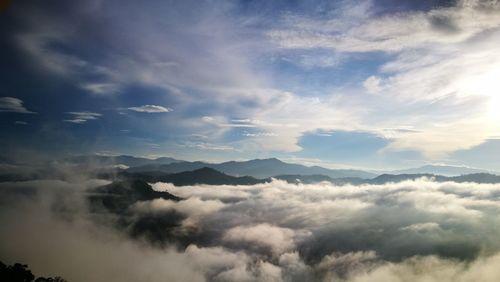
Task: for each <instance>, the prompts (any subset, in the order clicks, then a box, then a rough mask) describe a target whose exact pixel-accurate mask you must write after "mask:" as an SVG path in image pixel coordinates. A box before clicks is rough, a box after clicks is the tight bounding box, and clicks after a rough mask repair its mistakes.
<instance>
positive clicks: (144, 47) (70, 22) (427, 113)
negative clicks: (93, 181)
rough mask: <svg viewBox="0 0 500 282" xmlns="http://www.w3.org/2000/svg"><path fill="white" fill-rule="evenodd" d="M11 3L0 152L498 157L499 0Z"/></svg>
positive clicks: (5, 14) (477, 162) (0, 80)
mask: <svg viewBox="0 0 500 282" xmlns="http://www.w3.org/2000/svg"><path fill="white" fill-rule="evenodd" d="M4 2H5V1H4ZM0 7H1V9H2V10H1V12H0V13H1V16H0V33H1V34H2V35H1V36H0V49H1V50H2V52H0V66H1V67H0V137H1V138H0V148H1V149H0V156H2V157H12V156H19V155H31V154H35V153H36V154H43V155H48V156H58V155H65V154H91V153H92V154H93V153H99V154H127V155H137V156H147V157H158V156H171V157H175V158H179V159H184V160H207V161H213V162H218V161H225V160H244V159H253V158H267V157H278V158H280V159H282V160H286V161H293V162H298V163H305V164H320V165H324V166H328V167H354V168H370V169H387V168H407V167H415V166H419V165H423V164H429V163H433V164H450V165H461V166H462V165H463V166H471V167H477V168H484V169H490V170H500V157H498V156H500V93H499V89H500V82H499V80H498V79H499V78H500V56H499V55H500V3H499V2H497V1H494V0H488V1H486V0H484V1H481V0H463V1H451V0H450V1H430V0H429V1H395V0H371V1H369V0H367V1H189V0H187V1H155V0H152V1H131V0H121V1H113V0H109V1H101V0H86V1H83V0H75V1H70V2H68V1H55V0H47V1H12V2H11V3H10V5H4V6H0Z"/></svg>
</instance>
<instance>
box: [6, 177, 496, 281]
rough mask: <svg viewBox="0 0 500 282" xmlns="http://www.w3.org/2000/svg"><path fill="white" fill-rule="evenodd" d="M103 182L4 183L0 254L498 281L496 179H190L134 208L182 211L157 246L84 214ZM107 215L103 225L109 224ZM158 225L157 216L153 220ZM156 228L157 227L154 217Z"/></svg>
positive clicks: (77, 276)
mask: <svg viewBox="0 0 500 282" xmlns="http://www.w3.org/2000/svg"><path fill="white" fill-rule="evenodd" d="M103 184H106V182H105V181H101V180H91V181H85V182H78V183H74V182H65V181H60V180H44V181H27V182H17V183H1V184H0V193H1V194H2V197H1V198H0V199H1V200H0V209H1V213H0V222H1V226H2V227H1V228H0V238H1V239H2V242H3V243H2V244H0V256H1V258H2V260H4V261H6V262H11V261H22V262H25V263H28V264H29V265H30V267H32V269H33V270H34V271H35V272H37V273H40V274H47V275H50V274H54V273H57V274H60V275H61V276H63V277H64V278H65V279H67V280H68V281H496V280H497V278H498V277H499V276H500V270H498V267H497V265H498V263H500V253H499V251H500V242H499V240H498V238H499V235H500V228H499V226H500V224H499V223H500V222H499V221H500V219H498V216H497V215H498V213H499V212H500V199H499V198H500V185H497V184H495V185H489V184H475V183H460V184H459V183H453V182H444V183H437V182H433V181H432V180H431V179H419V180H417V181H406V182H400V183H391V184H386V185H362V186H350V185H346V186H334V185H331V184H329V183H328V184H327V183H320V184H316V185H294V184H288V183H285V182H282V181H273V182H271V183H265V184H259V185H252V186H229V185H223V186H185V187H176V186H173V185H171V184H166V183H156V184H154V185H153V188H154V189H155V190H158V191H168V192H169V193H171V194H174V195H176V196H178V197H181V198H182V199H181V200H180V201H174V200H165V199H155V200H151V201H139V202H136V203H134V204H133V205H131V206H129V208H128V211H127V212H128V213H129V216H130V218H132V221H133V220H134V219H136V218H141V217H142V218H144V217H147V216H149V217H148V218H149V219H153V220H158V219H161V218H168V217H169V216H171V215H172V214H176V215H177V216H179V217H180V218H181V220H180V222H179V224H177V225H175V226H174V227H172V228H171V229H169V230H167V229H165V230H159V231H158V232H164V233H169V234H170V236H171V237H172V238H173V239H172V240H169V241H166V242H164V243H163V244H154V243H153V244H151V242H149V241H147V240H146V239H145V238H146V237H140V236H139V237H135V239H131V238H130V237H129V236H128V235H127V232H124V231H127V230H128V229H130V228H131V227H127V226H126V227H125V228H124V229H120V228H118V229H117V228H114V227H110V226H114V225H113V224H108V223H113V222H114V219H113V218H115V217H116V215H112V214H102V213H95V211H93V212H89V210H88V208H87V202H86V201H85V199H86V198H85V197H86V196H88V195H89V193H91V191H92V190H89V189H91V188H92V187H97V186H100V185H103ZM102 223H105V224H102ZM153 224H154V222H153ZM159 226H161V225H159Z"/></svg>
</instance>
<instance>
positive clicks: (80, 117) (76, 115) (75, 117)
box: [64, 112, 102, 124]
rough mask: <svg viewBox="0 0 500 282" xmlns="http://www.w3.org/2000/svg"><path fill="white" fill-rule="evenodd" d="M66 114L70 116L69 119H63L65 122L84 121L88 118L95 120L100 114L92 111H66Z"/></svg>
mask: <svg viewBox="0 0 500 282" xmlns="http://www.w3.org/2000/svg"><path fill="white" fill-rule="evenodd" d="M66 114H69V115H71V116H72V118H71V119H65V120H64V121H65V122H70V123H78V124H81V123H86V122H87V121H89V120H96V119H98V118H100V117H101V116H102V114H99V113H93V112H67V113H66Z"/></svg>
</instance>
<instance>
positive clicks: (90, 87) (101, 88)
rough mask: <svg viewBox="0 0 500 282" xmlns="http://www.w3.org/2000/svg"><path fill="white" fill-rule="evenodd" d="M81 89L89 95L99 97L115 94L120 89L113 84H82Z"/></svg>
mask: <svg viewBox="0 0 500 282" xmlns="http://www.w3.org/2000/svg"><path fill="white" fill-rule="evenodd" d="M81 87H82V88H83V89H85V90H87V91H89V92H90V93H93V94H99V95H108V94H115V93H117V92H118V91H119V90H120V87H119V86H118V85H117V84H115V83H84V84H82V85H81Z"/></svg>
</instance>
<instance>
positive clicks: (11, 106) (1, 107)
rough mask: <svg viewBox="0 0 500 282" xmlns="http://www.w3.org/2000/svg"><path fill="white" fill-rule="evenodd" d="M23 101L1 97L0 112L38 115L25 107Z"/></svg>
mask: <svg viewBox="0 0 500 282" xmlns="http://www.w3.org/2000/svg"><path fill="white" fill-rule="evenodd" d="M23 103H24V102H23V101H22V100H21V99H18V98H14V97H0V112H10V113H21V114H36V113H35V112H32V111H30V110H28V109H26V108H25V107H24V105H23Z"/></svg>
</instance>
